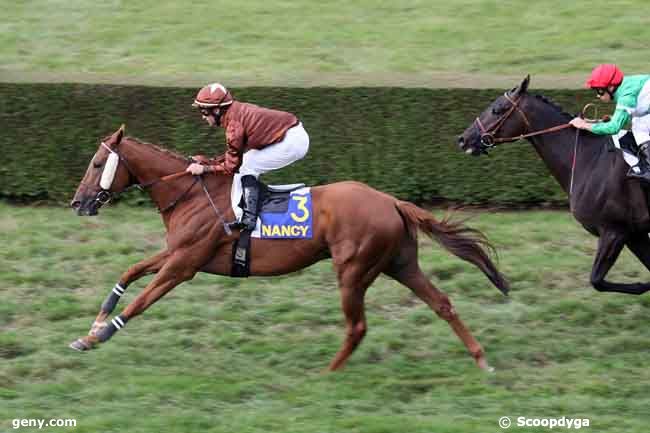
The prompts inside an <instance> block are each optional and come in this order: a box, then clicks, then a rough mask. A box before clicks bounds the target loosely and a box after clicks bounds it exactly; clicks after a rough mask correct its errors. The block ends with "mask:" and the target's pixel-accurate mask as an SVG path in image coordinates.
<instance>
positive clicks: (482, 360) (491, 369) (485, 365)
mask: <svg viewBox="0 0 650 433" xmlns="http://www.w3.org/2000/svg"><path fill="white" fill-rule="evenodd" d="M476 363H477V364H478V367H479V368H480V369H481V370H483V371H485V372H486V373H494V367H491V366H490V365H489V364H488V363H487V361H486V360H485V358H480V359H479V360H477V361H476Z"/></svg>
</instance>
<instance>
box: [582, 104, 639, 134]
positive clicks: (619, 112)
mask: <svg viewBox="0 0 650 433" xmlns="http://www.w3.org/2000/svg"><path fill="white" fill-rule="evenodd" d="M632 110H633V109H632V108H629V107H626V106H623V105H617V106H616V111H614V115H613V116H612V118H611V119H610V121H609V122H602V123H595V124H593V125H591V132H593V133H594V134H599V135H612V134H616V133H617V132H618V131H620V130H621V129H623V126H625V124H626V123H627V122H628V121H629V120H630V113H631V112H632Z"/></svg>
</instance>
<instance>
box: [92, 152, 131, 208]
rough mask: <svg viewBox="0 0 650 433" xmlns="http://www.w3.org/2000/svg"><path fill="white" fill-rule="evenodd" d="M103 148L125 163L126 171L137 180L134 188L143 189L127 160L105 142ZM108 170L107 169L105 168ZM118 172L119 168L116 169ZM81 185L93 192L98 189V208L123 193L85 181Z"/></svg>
mask: <svg viewBox="0 0 650 433" xmlns="http://www.w3.org/2000/svg"><path fill="white" fill-rule="evenodd" d="M101 146H102V147H104V148H105V149H106V150H108V151H109V152H110V153H111V154H115V155H117V158H118V161H119V162H122V163H124V167H126V171H127V172H128V173H129V176H130V177H131V178H132V179H134V180H135V183H134V187H136V188H142V185H141V184H140V183H138V178H137V177H136V176H135V175H134V174H133V171H132V170H131V167H129V163H128V162H126V159H125V158H124V157H123V156H122V155H121V154H120V153H119V152H118V151H117V150H115V149H111V147H110V146H109V145H107V144H106V143H105V142H103V141H102V142H101ZM104 169H106V167H104ZM115 170H116V171H117V167H116V168H115ZM81 184H82V185H84V186H85V187H86V188H89V189H91V190H94V189H97V193H96V194H95V199H94V200H93V202H94V203H96V204H97V207H102V206H103V205H105V204H107V203H108V202H110V201H111V200H112V199H113V195H114V194H119V193H121V192H123V191H120V192H118V193H114V192H112V191H111V190H110V189H106V188H102V186H101V185H97V186H95V185H89V184H87V183H85V182H84V181H83V180H82V181H81Z"/></svg>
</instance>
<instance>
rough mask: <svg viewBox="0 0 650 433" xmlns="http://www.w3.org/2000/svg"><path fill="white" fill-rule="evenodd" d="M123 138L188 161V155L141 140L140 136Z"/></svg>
mask: <svg viewBox="0 0 650 433" xmlns="http://www.w3.org/2000/svg"><path fill="white" fill-rule="evenodd" d="M123 140H131V141H135V142H136V143H138V144H143V145H145V146H148V147H150V148H152V149H153V150H155V151H157V152H160V153H162V154H164V155H167V156H171V157H172V158H175V159H178V160H179V161H183V162H187V158H186V157H184V156H182V155H179V154H178V153H176V152H174V151H171V150H169V149H165V148H163V147H160V146H158V145H157V144H153V143H148V142H146V141H142V140H140V139H139V138H136V137H124V138H123Z"/></svg>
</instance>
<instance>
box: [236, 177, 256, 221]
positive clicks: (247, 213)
mask: <svg viewBox="0 0 650 433" xmlns="http://www.w3.org/2000/svg"><path fill="white" fill-rule="evenodd" d="M241 184H242V187H243V188H244V207H243V211H244V213H243V215H242V217H241V221H238V222H236V223H235V224H233V228H238V229H241V230H250V231H253V230H255V226H256V225H257V211H258V203H259V197H260V188H259V184H258V183H257V179H255V176H251V175H249V174H248V175H246V176H242V178H241Z"/></svg>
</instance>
